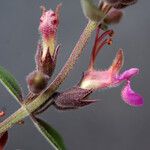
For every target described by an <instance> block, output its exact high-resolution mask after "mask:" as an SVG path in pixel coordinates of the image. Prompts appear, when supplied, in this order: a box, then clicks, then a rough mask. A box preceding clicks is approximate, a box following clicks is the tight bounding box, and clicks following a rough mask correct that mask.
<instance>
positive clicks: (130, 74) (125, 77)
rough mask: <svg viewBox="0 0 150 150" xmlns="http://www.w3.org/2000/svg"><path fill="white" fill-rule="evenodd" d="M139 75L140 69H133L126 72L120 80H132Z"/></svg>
mask: <svg viewBox="0 0 150 150" xmlns="http://www.w3.org/2000/svg"><path fill="white" fill-rule="evenodd" d="M138 73H139V69H138V68H131V69H129V70H126V71H125V72H123V73H122V74H121V75H120V76H119V77H118V79H119V80H120V81H122V80H129V79H130V78H132V77H133V76H135V75H137V74H138Z"/></svg>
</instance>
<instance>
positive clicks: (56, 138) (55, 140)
mask: <svg viewBox="0 0 150 150" xmlns="http://www.w3.org/2000/svg"><path fill="white" fill-rule="evenodd" d="M32 121H33V122H34V125H35V126H36V127H37V129H38V130H39V132H40V133H41V134H42V135H43V136H44V137H45V138H46V140H47V141H48V142H49V143H50V144H51V145H52V146H53V147H54V148H55V150H66V148H65V145H64V142H63V139H62V137H61V136H60V135H59V133H58V132H57V131H56V130H55V129H54V128H52V127H51V126H50V125H49V124H47V123H46V122H45V121H43V120H41V119H39V118H33V117H32Z"/></svg>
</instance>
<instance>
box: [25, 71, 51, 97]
mask: <svg viewBox="0 0 150 150" xmlns="http://www.w3.org/2000/svg"><path fill="white" fill-rule="evenodd" d="M48 80H49V77H48V76H47V75H45V74H43V73H42V72H39V71H33V72H32V73H30V74H29V75H28V76H27V78H26V81H27V84H28V88H29V90H30V91H31V92H32V93H34V94H38V93H40V92H41V91H42V90H43V89H44V88H46V86H47V83H48Z"/></svg>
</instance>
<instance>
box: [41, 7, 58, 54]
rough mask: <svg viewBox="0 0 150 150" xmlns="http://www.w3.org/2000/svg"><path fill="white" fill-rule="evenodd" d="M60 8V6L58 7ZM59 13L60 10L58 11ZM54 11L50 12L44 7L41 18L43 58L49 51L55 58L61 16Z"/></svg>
mask: <svg viewBox="0 0 150 150" xmlns="http://www.w3.org/2000/svg"><path fill="white" fill-rule="evenodd" d="M58 7H59V8H60V5H58V6H57V9H58ZM57 12H58V10H57ZM57 12H54V11H53V10H51V9H50V10H48V11H46V9H45V8H44V7H42V16H41V18H40V25H39V31H40V33H41V37H42V47H43V57H45V55H46V53H47V50H49V52H50V55H51V56H53V54H54V52H55V42H56V33H57V29H58V25H59V14H57Z"/></svg>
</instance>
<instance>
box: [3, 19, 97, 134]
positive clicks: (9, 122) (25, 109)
mask: <svg viewBox="0 0 150 150" xmlns="http://www.w3.org/2000/svg"><path fill="white" fill-rule="evenodd" d="M97 25H98V23H97V22H93V21H89V23H88V24H87V26H86V28H85V29H84V31H83V33H82V35H81V36H80V39H79V41H78V42H77V44H76V46H75V47H74V49H73V51H72V53H71V55H70V57H69V59H68V60H67V62H66V64H65V65H64V67H63V68H62V70H61V71H60V73H59V74H58V75H57V76H56V78H55V79H54V81H53V82H52V83H51V84H50V85H49V86H48V88H47V89H46V90H45V91H44V92H42V93H41V94H40V95H39V96H38V97H37V98H35V99H34V100H33V101H32V102H30V103H28V100H27V103H25V105H22V107H21V108H20V109H19V110H17V111H16V112H15V113H14V114H12V115H11V116H10V117H8V118H7V119H6V120H4V121H3V122H2V123H0V133H3V132H5V131H7V130H8V129H9V128H10V127H12V126H13V125H14V124H15V123H17V122H19V121H20V120H22V119H24V118H25V117H27V116H28V115H29V114H31V113H32V112H34V111H35V110H36V109H37V108H39V107H40V106H41V105H42V104H43V103H45V102H46V101H47V99H48V98H49V97H50V96H51V95H52V94H53V93H54V92H55V91H56V90H57V89H58V87H59V85H60V84H61V83H62V82H63V81H64V80H65V78H66V77H67V75H68V73H69V72H70V70H71V69H72V68H73V66H74V64H75V63H76V61H77V60H78V58H79V56H80V55H81V53H82V51H83V48H84V47H85V46H86V44H87V42H88V39H89V38H90V37H91V34H92V32H93V31H94V30H95V29H96V27H97Z"/></svg>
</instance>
